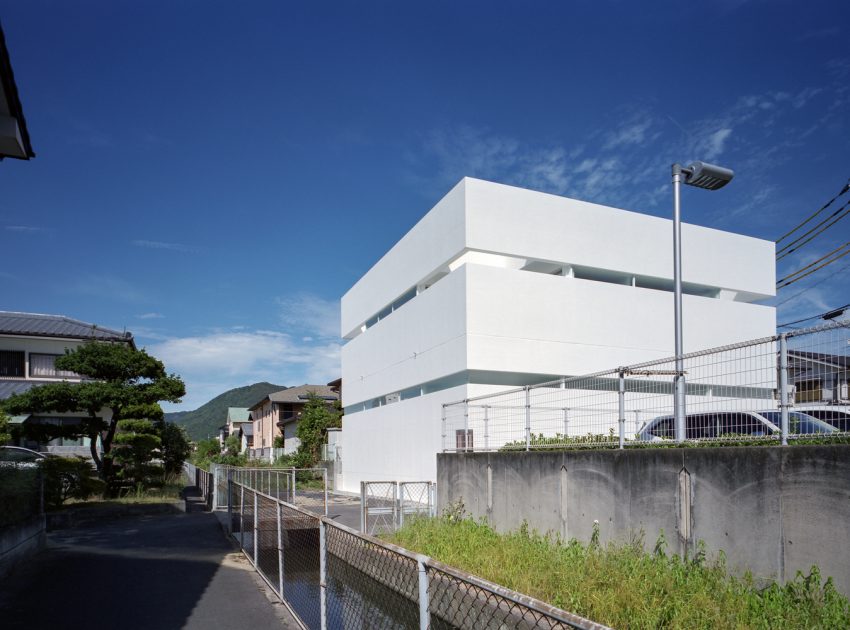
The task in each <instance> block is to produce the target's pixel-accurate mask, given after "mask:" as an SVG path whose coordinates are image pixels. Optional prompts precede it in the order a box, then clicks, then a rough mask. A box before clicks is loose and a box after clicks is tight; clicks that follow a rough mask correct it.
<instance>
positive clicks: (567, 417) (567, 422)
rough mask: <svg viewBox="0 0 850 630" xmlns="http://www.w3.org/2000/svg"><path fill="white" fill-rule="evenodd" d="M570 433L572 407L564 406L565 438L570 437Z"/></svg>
mask: <svg viewBox="0 0 850 630" xmlns="http://www.w3.org/2000/svg"><path fill="white" fill-rule="evenodd" d="M569 435H570V409H569V407H564V438H567V437H569Z"/></svg>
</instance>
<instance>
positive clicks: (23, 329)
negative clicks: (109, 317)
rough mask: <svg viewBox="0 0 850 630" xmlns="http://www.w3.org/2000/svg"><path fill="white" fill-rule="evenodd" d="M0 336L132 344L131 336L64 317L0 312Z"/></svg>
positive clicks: (130, 334)
mask: <svg viewBox="0 0 850 630" xmlns="http://www.w3.org/2000/svg"><path fill="white" fill-rule="evenodd" d="M0 335H26V336H30V337H62V338H65V339H92V340H97V341H126V342H127V343H130V344H133V334H132V333H130V332H120V331H118V330H112V329H111V328H104V327H103V326H98V325H96V324H89V323H87V322H81V321H79V320H77V319H71V318H70V317H65V316H64V315H40V314H38V313H15V312H12V311H0Z"/></svg>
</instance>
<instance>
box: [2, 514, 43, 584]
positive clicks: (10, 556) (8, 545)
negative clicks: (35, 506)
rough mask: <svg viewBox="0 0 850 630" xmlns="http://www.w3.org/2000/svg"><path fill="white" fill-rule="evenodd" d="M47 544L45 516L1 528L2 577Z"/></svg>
mask: <svg viewBox="0 0 850 630" xmlns="http://www.w3.org/2000/svg"><path fill="white" fill-rule="evenodd" d="M45 544H47V534H46V528H45V520H44V516H37V517H35V518H32V519H30V520H28V521H25V522H23V523H19V524H18V525H15V526H13V527H4V528H3V529H0V578H3V577H5V576H6V574H7V573H9V572H10V571H11V570H12V568H13V567H14V566H15V565H16V564H19V563H21V562H23V561H24V560H26V559H27V557H29V556H32V555H33V554H35V553H36V552H37V551H39V550H41V549H43V548H44V546H45Z"/></svg>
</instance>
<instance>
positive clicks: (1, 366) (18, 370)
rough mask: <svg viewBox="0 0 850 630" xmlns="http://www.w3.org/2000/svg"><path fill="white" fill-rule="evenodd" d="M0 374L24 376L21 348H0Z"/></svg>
mask: <svg viewBox="0 0 850 630" xmlns="http://www.w3.org/2000/svg"><path fill="white" fill-rule="evenodd" d="M0 376H13V377H18V378H23V377H24V376H25V373H24V352H23V350H0Z"/></svg>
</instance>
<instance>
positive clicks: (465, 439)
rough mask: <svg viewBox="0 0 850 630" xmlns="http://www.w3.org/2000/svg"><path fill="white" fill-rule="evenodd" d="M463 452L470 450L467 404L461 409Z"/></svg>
mask: <svg viewBox="0 0 850 630" xmlns="http://www.w3.org/2000/svg"><path fill="white" fill-rule="evenodd" d="M463 450H464V452H466V451H469V450H471V449H470V444H469V403H467V404H466V405H465V406H464V408H463Z"/></svg>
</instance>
